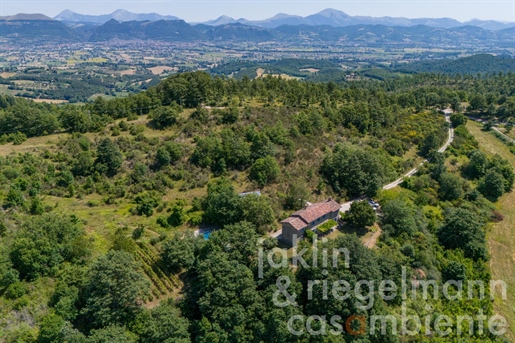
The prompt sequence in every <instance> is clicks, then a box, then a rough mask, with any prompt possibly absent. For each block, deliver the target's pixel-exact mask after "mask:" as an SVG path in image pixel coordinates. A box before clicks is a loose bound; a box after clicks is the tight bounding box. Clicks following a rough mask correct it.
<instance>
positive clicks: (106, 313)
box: [81, 251, 150, 328]
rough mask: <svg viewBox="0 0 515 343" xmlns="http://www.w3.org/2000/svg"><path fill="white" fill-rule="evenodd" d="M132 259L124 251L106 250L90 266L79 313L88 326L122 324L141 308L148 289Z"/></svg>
mask: <svg viewBox="0 0 515 343" xmlns="http://www.w3.org/2000/svg"><path fill="white" fill-rule="evenodd" d="M139 270H140V269H139V266H138V264H137V263H136V262H135V261H134V258H133V257H132V256H131V255H130V254H129V253H128V252H125V251H109V252H108V253H107V254H106V255H103V256H100V257H99V258H98V259H97V261H96V262H95V263H93V265H92V266H91V269H90V271H89V274H88V277H87V280H86V286H85V289H84V294H83V301H84V304H85V305H84V308H83V309H82V311H81V314H82V316H83V317H84V318H87V322H88V325H89V326H90V327H91V328H101V327H104V326H107V325H117V324H118V325H125V324H128V323H129V322H130V321H132V320H133V319H134V318H135V316H136V315H137V313H138V312H139V311H140V310H141V302H142V301H143V300H144V299H145V298H146V297H147V295H148V294H149V290H150V283H149V281H148V280H147V279H146V278H145V277H144V276H143V275H141V273H140V271H139Z"/></svg>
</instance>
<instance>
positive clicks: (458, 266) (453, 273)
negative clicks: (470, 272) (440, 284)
mask: <svg viewBox="0 0 515 343" xmlns="http://www.w3.org/2000/svg"><path fill="white" fill-rule="evenodd" d="M466 278H467V268H466V267H465V266H464V265H463V264H462V263H460V262H457V261H450V262H449V263H448V264H447V265H446V266H444V267H443V269H442V279H443V281H445V282H447V281H450V280H452V281H464V280H465V279H466Z"/></svg>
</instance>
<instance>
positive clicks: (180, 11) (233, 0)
mask: <svg viewBox="0 0 515 343" xmlns="http://www.w3.org/2000/svg"><path fill="white" fill-rule="evenodd" d="M326 8H334V9H337V10H341V11H343V12H345V13H347V14H349V15H364V16H373V17H379V16H391V17H407V18H422V17H425V18H442V17H448V18H454V19H457V20H460V21H467V20H470V19H473V18H477V19H482V20H498V21H508V22H514V21H515V0H481V1H477V0H450V1H446V0H350V1H336V0H333V1H313V0H310V1H303V0H295V1H294V0H280V1H273V0H223V1H220V0H137V1H136V0H123V1H121V0H118V1H113V0H111V1H105V0H67V1H65V0H60V1H54V0H0V15H1V16H5V15H13V14H16V13H43V14H45V15H48V16H50V17H54V16H56V15H57V14H59V13H60V12H61V11H63V10H65V9H70V10H72V11H74V12H77V13H81V14H107V13H111V12H113V11H114V10H116V9H125V10H128V11H131V12H136V13H149V12H156V13H159V14H163V15H174V16H177V17H179V18H181V19H184V20H186V21H187V22H202V21H206V20H210V19H216V18H217V17H219V16H221V15H228V16H230V17H233V18H246V19H250V20H256V19H266V18H269V17H272V16H274V15H275V14H277V13H287V14H294V15H301V16H307V15H310V14H313V13H316V12H320V11H321V10H323V9H326Z"/></svg>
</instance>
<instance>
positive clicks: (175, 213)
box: [167, 202, 188, 227]
mask: <svg viewBox="0 0 515 343" xmlns="http://www.w3.org/2000/svg"><path fill="white" fill-rule="evenodd" d="M187 219H188V216H187V215H186V211H185V210H184V206H183V204H182V203H180V202H176V203H175V205H174V206H173V207H172V213H171V214H170V216H169V217H168V219H167V222H168V224H170V225H171V226H174V227H176V226H180V225H182V224H184V222H186V220H187Z"/></svg>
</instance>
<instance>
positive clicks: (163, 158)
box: [156, 147, 172, 167]
mask: <svg viewBox="0 0 515 343" xmlns="http://www.w3.org/2000/svg"><path fill="white" fill-rule="evenodd" d="M171 160H172V158H171V156H170V153H169V152H168V150H166V148H165V147H160V148H159V149H157V153H156V164H157V165H158V166H159V167H164V166H167V165H169V164H170V162H171Z"/></svg>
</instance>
